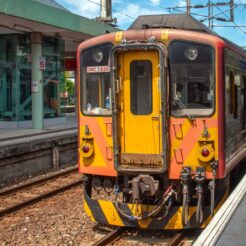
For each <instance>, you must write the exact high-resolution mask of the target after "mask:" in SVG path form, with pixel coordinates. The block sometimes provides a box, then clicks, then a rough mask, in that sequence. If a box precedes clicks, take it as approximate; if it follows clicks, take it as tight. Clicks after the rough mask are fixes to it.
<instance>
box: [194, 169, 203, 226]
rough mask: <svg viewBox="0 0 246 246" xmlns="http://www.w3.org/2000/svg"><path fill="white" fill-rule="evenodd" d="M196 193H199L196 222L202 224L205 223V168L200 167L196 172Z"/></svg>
mask: <svg viewBox="0 0 246 246" xmlns="http://www.w3.org/2000/svg"><path fill="white" fill-rule="evenodd" d="M194 180H195V182H196V184H197V185H196V193H197V208H196V222H197V223H198V224H202V222H203V183H204V181H205V180H206V171H205V168H203V167H199V168H197V170H196V174H195V178H194Z"/></svg>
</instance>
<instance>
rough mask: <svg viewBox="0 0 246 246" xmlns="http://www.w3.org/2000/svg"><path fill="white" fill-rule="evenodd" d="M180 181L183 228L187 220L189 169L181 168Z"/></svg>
mask: <svg viewBox="0 0 246 246" xmlns="http://www.w3.org/2000/svg"><path fill="white" fill-rule="evenodd" d="M180 180H181V184H182V195H183V200H182V224H183V225H184V226H185V225H186V224H187V223H188V218H189V204H190V182H191V168H190V167H183V168H182V170H181V172H180Z"/></svg>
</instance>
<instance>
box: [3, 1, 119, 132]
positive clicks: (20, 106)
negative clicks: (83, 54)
mask: <svg viewBox="0 0 246 246" xmlns="http://www.w3.org/2000/svg"><path fill="white" fill-rule="evenodd" d="M81 14H82V15H83V13H81ZM114 31H117V29H116V28H113V27H111V26H109V25H106V24H100V23H98V22H96V21H94V20H90V19H88V18H85V17H81V16H78V15H75V14H72V13H71V12H69V11H68V10H67V9H65V8H63V7H62V6H60V5H59V4H58V3H56V2H55V1H54V0H17V1H14V0H0V128H3V127H9V126H12V127H18V126H20V125H21V124H24V123H25V122H27V121H29V122H32V128H33V129H43V120H44V119H49V118H59V117H63V116H64V100H63V98H64V93H66V89H65V84H64V79H65V76H64V71H74V72H75V73H76V49H77V46H78V45H79V44H80V43H81V42H83V41H84V40H86V39H89V38H91V37H93V36H97V35H101V34H104V33H105V32H114Z"/></svg>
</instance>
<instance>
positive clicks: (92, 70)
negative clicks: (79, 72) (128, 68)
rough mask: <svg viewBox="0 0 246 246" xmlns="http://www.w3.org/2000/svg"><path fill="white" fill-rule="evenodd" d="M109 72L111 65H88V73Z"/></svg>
mask: <svg viewBox="0 0 246 246" xmlns="http://www.w3.org/2000/svg"><path fill="white" fill-rule="evenodd" d="M108 72H110V68H109V66H93V67H87V73H108Z"/></svg>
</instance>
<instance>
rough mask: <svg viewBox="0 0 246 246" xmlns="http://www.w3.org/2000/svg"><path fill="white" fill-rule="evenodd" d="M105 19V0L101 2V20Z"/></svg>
mask: <svg viewBox="0 0 246 246" xmlns="http://www.w3.org/2000/svg"><path fill="white" fill-rule="evenodd" d="M106 17H107V0H101V18H106Z"/></svg>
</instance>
